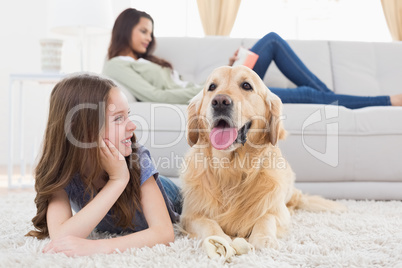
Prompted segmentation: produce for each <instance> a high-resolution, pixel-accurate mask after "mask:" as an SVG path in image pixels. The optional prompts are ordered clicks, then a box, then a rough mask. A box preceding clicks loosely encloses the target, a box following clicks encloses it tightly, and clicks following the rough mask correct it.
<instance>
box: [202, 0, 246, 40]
mask: <svg viewBox="0 0 402 268" xmlns="http://www.w3.org/2000/svg"><path fill="white" fill-rule="evenodd" d="M240 2H241V0H197V4H198V12H199V13H200V17H201V22H202V27H203V28H204V33H205V35H229V34H230V32H231V31H232V28H233V24H234V22H235V20H236V16H237V11H238V10H239V6H240Z"/></svg>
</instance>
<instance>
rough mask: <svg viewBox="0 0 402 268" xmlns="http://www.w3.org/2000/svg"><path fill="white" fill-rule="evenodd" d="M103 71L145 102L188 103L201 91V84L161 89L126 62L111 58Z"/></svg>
mask: <svg viewBox="0 0 402 268" xmlns="http://www.w3.org/2000/svg"><path fill="white" fill-rule="evenodd" d="M103 73H104V74H105V75H107V76H108V77H110V78H111V79H114V80H115V81H117V82H118V83H119V84H121V85H122V86H124V87H125V88H126V89H127V90H129V91H130V92H131V93H132V94H133V96H134V97H135V98H137V99H138V100H140V101H145V102H159V103H172V104H187V103H188V102H189V100H191V99H192V98H193V97H194V96H195V95H197V94H198V93H199V92H200V91H201V87H200V86H193V87H186V88H181V87H178V88H173V89H161V88H157V87H155V86H153V85H151V84H150V83H149V82H148V81H146V80H145V79H144V78H143V77H142V76H141V75H139V74H138V73H137V72H135V71H134V70H133V69H132V68H130V66H129V65H127V63H125V62H119V61H112V60H109V61H108V62H106V63H105V66H104V69H103Z"/></svg>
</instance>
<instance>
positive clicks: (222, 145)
mask: <svg viewBox="0 0 402 268" xmlns="http://www.w3.org/2000/svg"><path fill="white" fill-rule="evenodd" d="M209 138H210V140H211V143H212V146H213V147H214V148H215V149H217V150H224V149H226V148H228V147H229V146H230V145H231V144H232V143H233V142H234V141H235V140H236V139H237V129H236V128H232V127H231V128H225V127H219V126H218V127H214V128H213V129H212V131H211V133H210V134H209Z"/></svg>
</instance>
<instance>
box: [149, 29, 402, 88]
mask: <svg viewBox="0 0 402 268" xmlns="http://www.w3.org/2000/svg"><path fill="white" fill-rule="evenodd" d="M256 41H257V39H250V38H230V37H204V38H194V37H162V38H158V39H157V49H156V51H155V55H157V56H160V57H162V58H164V59H166V60H168V61H170V62H171V63H172V64H173V66H174V68H175V69H177V70H178V71H179V73H180V74H181V75H182V77H183V79H184V80H188V81H193V82H196V83H198V84H202V83H203V82H204V81H205V80H206V79H207V77H208V75H209V74H210V73H211V72H212V71H213V70H214V69H215V68H217V67H219V66H223V65H227V64H228V61H229V58H230V57H231V56H232V55H233V53H234V51H235V50H236V49H237V48H238V47H240V46H243V47H246V48H250V47H252V45H253V44H254V43H255V42H256ZM288 42H289V45H290V46H291V47H292V48H293V49H294V50H295V52H296V54H297V55H298V56H299V57H300V58H301V60H302V61H303V62H304V63H305V65H306V66H307V67H308V68H309V69H310V70H311V71H312V72H313V73H314V74H315V75H316V76H317V77H318V78H319V79H321V80H322V81H323V82H324V83H325V84H326V85H327V86H328V87H329V88H330V89H332V90H333V91H335V92H336V93H341V94H354V95H381V94H396V93H401V89H400V88H399V87H398V86H400V85H402V75H401V74H402V42H393V43H370V42H346V41H319V40H288ZM264 82H265V84H266V85H267V86H268V87H282V88H292V87H295V85H294V84H293V83H292V82H290V81H289V80H288V79H287V78H286V77H285V76H284V75H283V74H282V73H281V72H280V71H279V70H278V68H277V67H276V65H275V64H274V63H273V64H271V65H270V67H269V69H268V72H267V74H266V75H265V77H264Z"/></svg>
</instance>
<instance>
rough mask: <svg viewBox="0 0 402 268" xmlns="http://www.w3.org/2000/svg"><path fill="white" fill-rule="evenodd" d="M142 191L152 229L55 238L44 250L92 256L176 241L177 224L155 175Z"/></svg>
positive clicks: (143, 204)
mask: <svg viewBox="0 0 402 268" xmlns="http://www.w3.org/2000/svg"><path fill="white" fill-rule="evenodd" d="M102 191H103V190H102ZM141 194H142V198H141V204H142V209H143V213H144V215H145V218H146V220H147V223H148V226H149V228H148V229H146V230H143V231H140V232H136V233H133V234H130V235H126V236H121V237H116V238H111V239H101V240H87V239H82V238H77V237H71V236H69V237H64V238H61V239H56V240H54V241H52V242H51V243H50V244H49V245H47V246H46V247H45V248H44V252H50V251H52V252H63V253H65V254H66V255H68V256H74V255H91V254H95V253H112V252H114V251H115V250H116V249H118V250H120V251H125V250H126V249H128V248H140V247H144V246H148V247H152V246H154V245H156V244H168V243H169V242H173V241H174V231H173V226H172V223H171V221H170V217H169V213H168V211H167V208H166V204H165V201H164V199H163V196H162V193H161V192H160V190H159V187H158V185H157V184H156V182H155V179H154V177H153V176H152V177H150V178H149V179H148V180H146V181H145V182H144V183H143V185H142V186H141ZM74 217H75V216H74Z"/></svg>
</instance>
